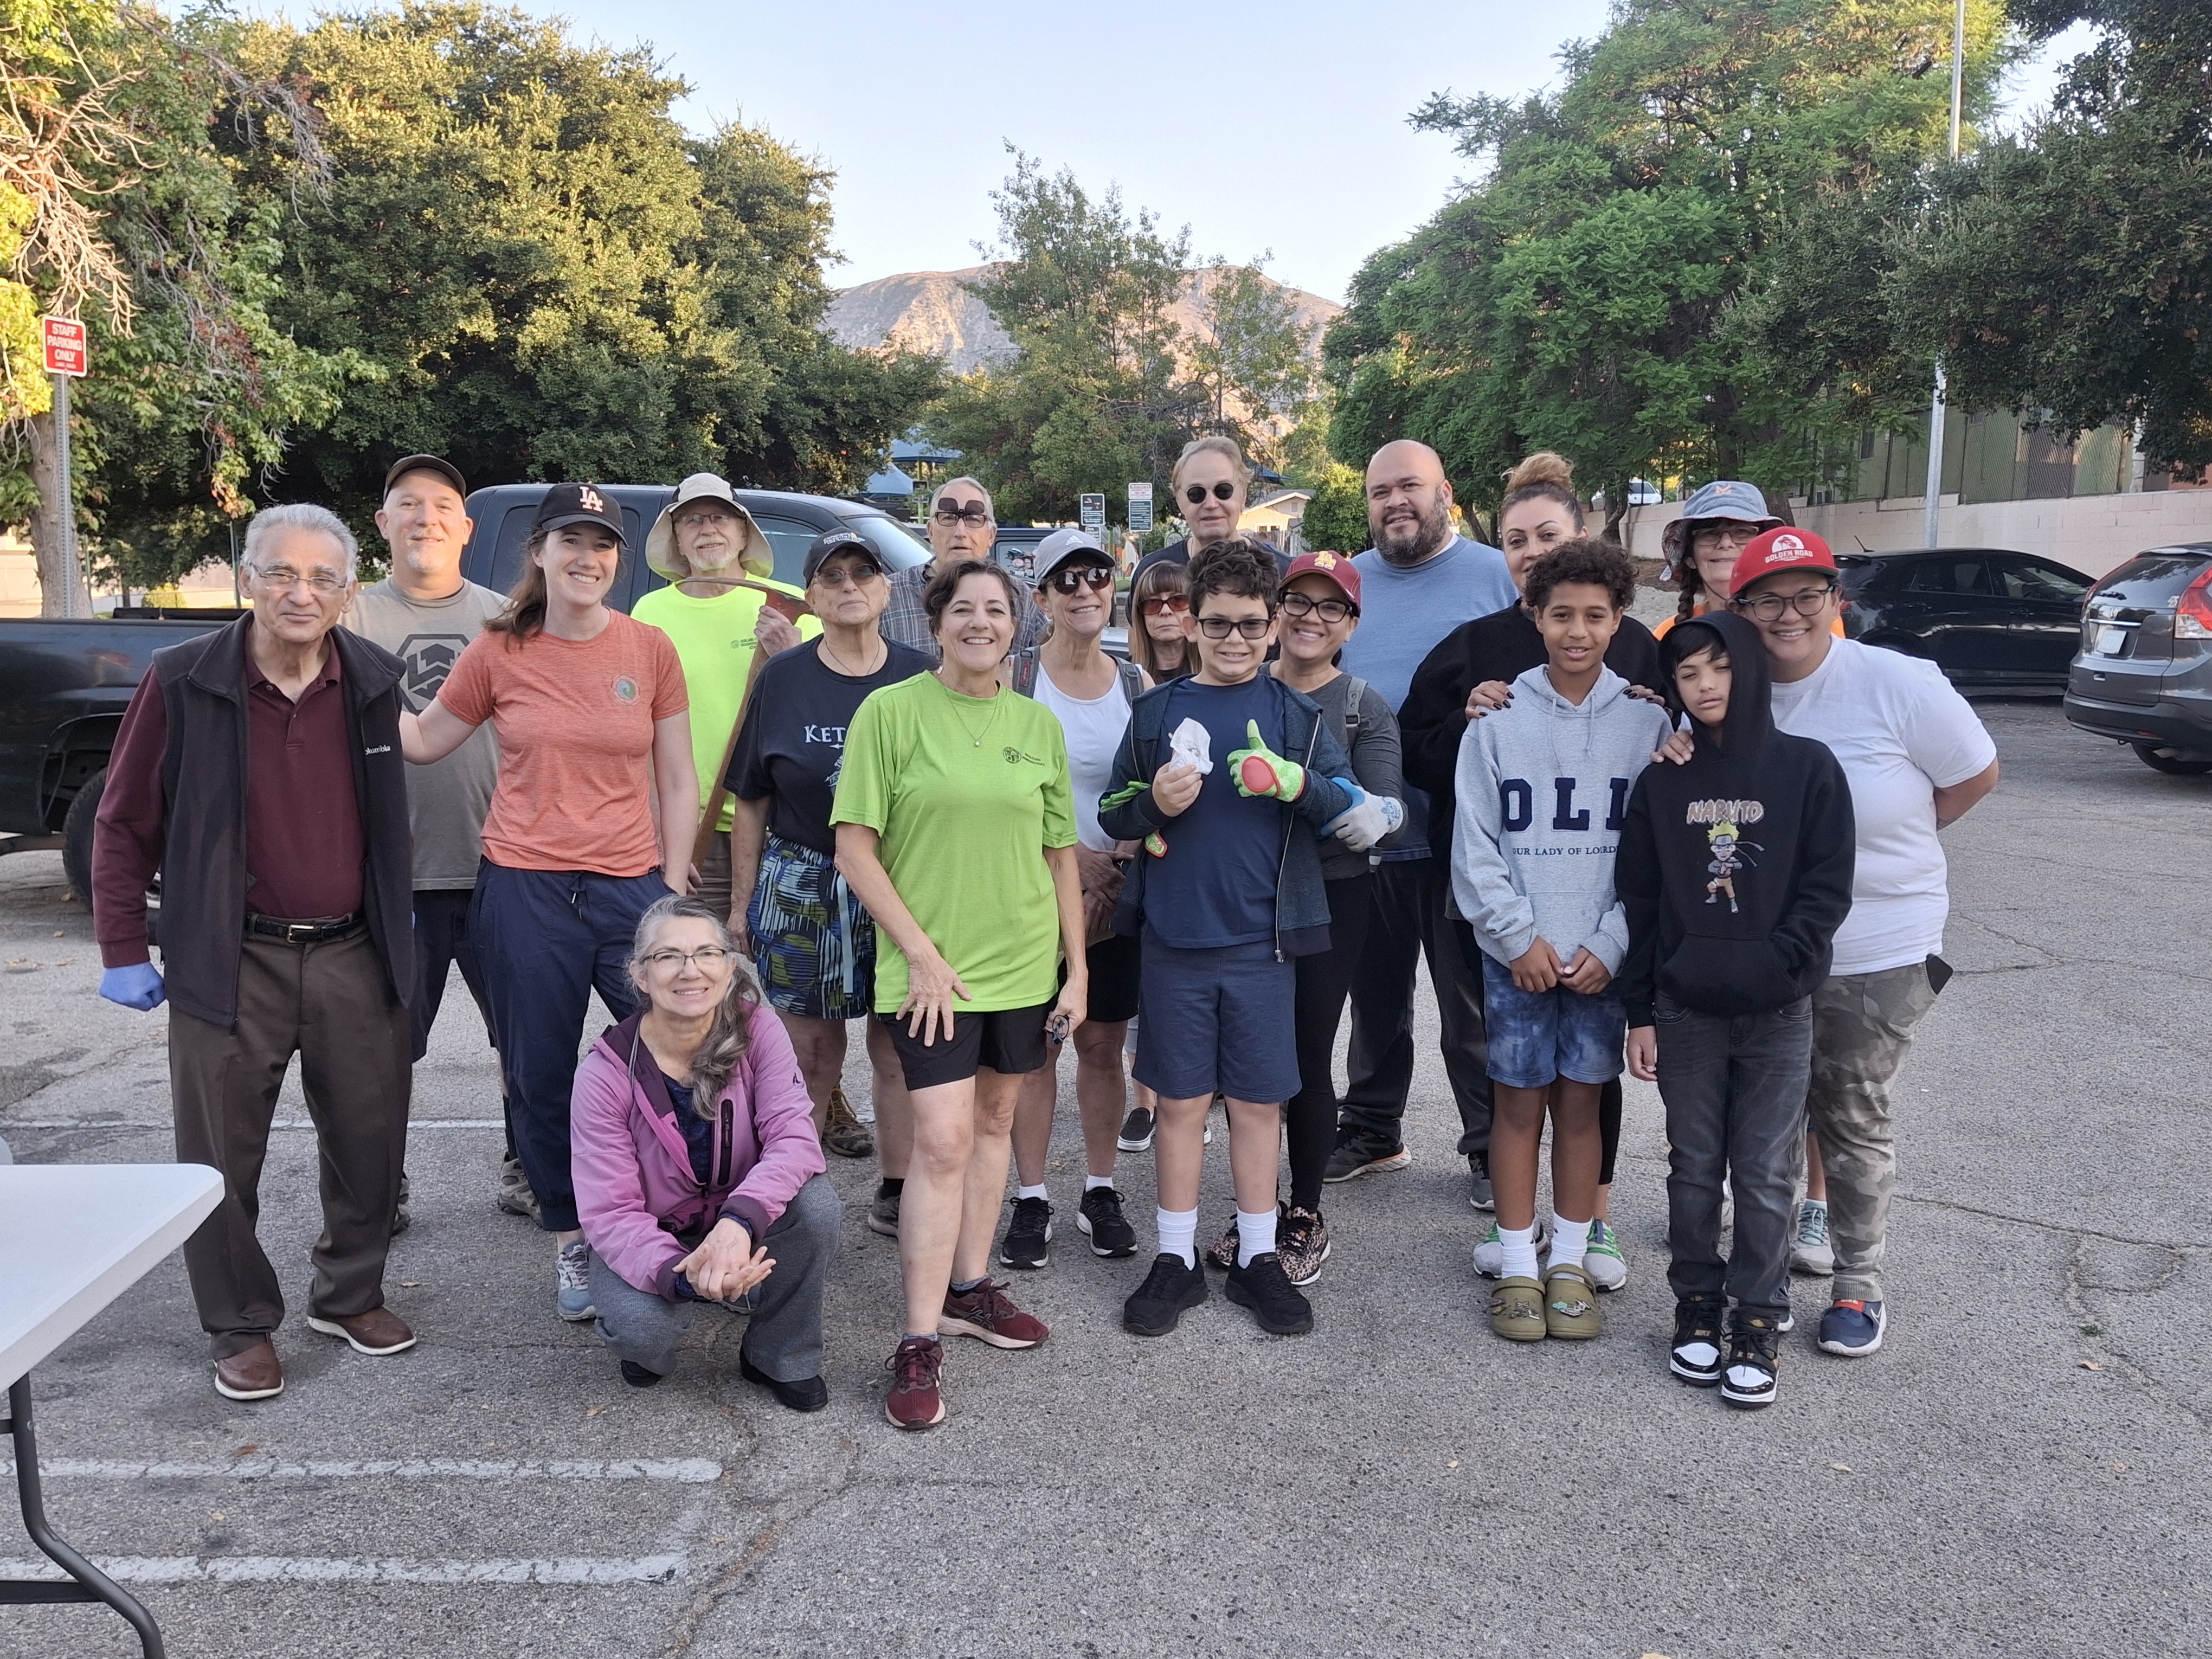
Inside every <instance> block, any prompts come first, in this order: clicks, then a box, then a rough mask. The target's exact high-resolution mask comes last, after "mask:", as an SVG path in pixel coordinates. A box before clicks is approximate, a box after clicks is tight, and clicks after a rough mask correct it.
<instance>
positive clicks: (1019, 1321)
mask: <svg viewBox="0 0 2212 1659" xmlns="http://www.w3.org/2000/svg"><path fill="white" fill-rule="evenodd" d="M937 1329H938V1333H939V1335H942V1336H973V1337H977V1338H980V1339H981V1340H983V1341H985V1342H987V1343H989V1344H990V1345H991V1346H993V1347H994V1348H1034V1347H1035V1346H1036V1345H1037V1344H1038V1343H1040V1342H1042V1341H1043V1340H1045V1338H1046V1337H1048V1336H1049V1335H1050V1334H1052V1333H1051V1331H1050V1330H1049V1329H1048V1328H1047V1327H1046V1325H1045V1322H1044V1321H1042V1319H1037V1318H1034V1317H1032V1316H1030V1315H1028V1314H1025V1313H1024V1312H1023V1311H1022V1310H1020V1309H1019V1308H1017V1307H1016V1306H1015V1305H1014V1304H1013V1299H1012V1297H1009V1296H1008V1295H1007V1294H1006V1287H1005V1286H1004V1285H1000V1284H999V1283H998V1282H997V1281H996V1280H994V1279H985V1280H984V1281H983V1282H982V1283H981V1284H980V1285H977V1286H976V1287H975V1289H974V1290H972V1291H969V1292H968V1293H967V1294H966V1295H965V1296H963V1295H960V1294H959V1293H957V1292H956V1291H951V1290H950V1289H948V1290H947V1291H945V1311H944V1312H943V1313H942V1314H940V1315H939V1316H938V1320H937Z"/></svg>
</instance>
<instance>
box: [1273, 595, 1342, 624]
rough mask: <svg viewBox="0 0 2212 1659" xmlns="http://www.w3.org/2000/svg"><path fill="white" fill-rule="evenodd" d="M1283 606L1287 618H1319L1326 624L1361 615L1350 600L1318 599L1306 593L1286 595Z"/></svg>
mask: <svg viewBox="0 0 2212 1659" xmlns="http://www.w3.org/2000/svg"><path fill="white" fill-rule="evenodd" d="M1282 605H1283V614H1284V615H1285V617H1310V616H1318V617H1320V618H1321V619H1322V621H1323V622H1325V623H1340V622H1342V621H1343V620H1344V619H1345V618H1346V617H1356V616H1358V614H1359V607H1358V605H1354V604H1352V601H1351V600H1350V599H1314V598H1311V597H1310V596H1309V595H1307V594H1304V593H1285V594H1284V595H1283V599H1282Z"/></svg>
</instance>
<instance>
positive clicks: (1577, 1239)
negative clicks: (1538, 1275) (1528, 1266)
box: [1544, 1210, 1590, 1273]
mask: <svg viewBox="0 0 2212 1659" xmlns="http://www.w3.org/2000/svg"><path fill="white" fill-rule="evenodd" d="M1589 1230H1590V1225H1589V1222H1587V1221H1570V1220H1568V1219H1567V1218H1566V1217H1565V1216H1563V1215H1561V1214H1560V1213H1559V1212H1558V1211H1557V1210H1554V1211H1553V1212H1552V1253H1551V1254H1550V1255H1548V1256H1547V1257H1545V1258H1544V1271H1545V1272H1546V1273H1549V1272H1551V1271H1552V1270H1553V1268H1554V1267H1581V1266H1582V1265H1583V1255H1584V1254H1585V1253H1586V1252H1587V1251H1588V1250H1589Z"/></svg>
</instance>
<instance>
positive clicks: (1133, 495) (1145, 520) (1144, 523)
mask: <svg viewBox="0 0 2212 1659" xmlns="http://www.w3.org/2000/svg"><path fill="white" fill-rule="evenodd" d="M1151 528H1152V482H1151V480H1149V479H1147V480H1146V482H1145V483H1133V484H1131V485H1130V486H1129V529H1130V532H1131V533H1132V534H1134V535H1139V536H1141V535H1143V534H1144V533H1145V532H1146V531H1147V530H1150V529H1151Z"/></svg>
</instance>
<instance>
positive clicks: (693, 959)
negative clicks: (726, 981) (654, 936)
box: [643, 945, 736, 974]
mask: <svg viewBox="0 0 2212 1659" xmlns="http://www.w3.org/2000/svg"><path fill="white" fill-rule="evenodd" d="M735 954H736V953H735V952H734V951H725V950H724V949H723V948H722V947H721V946H720V945H701V946H700V947H699V948H698V949H697V950H696V951H652V952H649V953H648V954H647V956H646V957H644V958H643V960H644V962H645V965H646V966H647V967H648V968H650V969H653V972H654V973H656V974H672V973H674V972H675V971H676V970H677V969H679V968H681V967H683V966H684V964H685V963H696V965H697V966H699V967H700V968H702V969H704V970H705V971H707V972H708V973H710V974H711V973H713V972H714V969H717V968H719V967H720V966H721V965H722V964H723V963H726V962H727V961H728V960H729V959H730V958H731V957H732V956H733V955H735Z"/></svg>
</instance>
